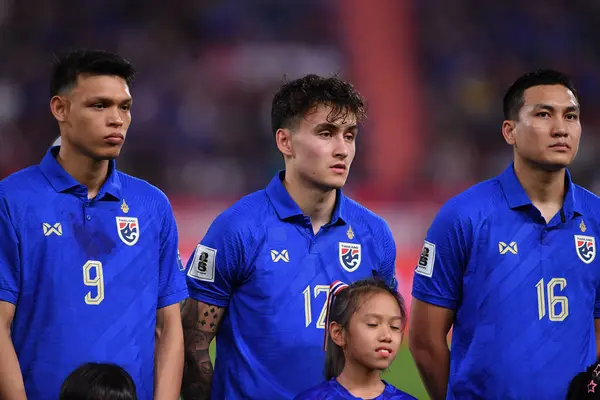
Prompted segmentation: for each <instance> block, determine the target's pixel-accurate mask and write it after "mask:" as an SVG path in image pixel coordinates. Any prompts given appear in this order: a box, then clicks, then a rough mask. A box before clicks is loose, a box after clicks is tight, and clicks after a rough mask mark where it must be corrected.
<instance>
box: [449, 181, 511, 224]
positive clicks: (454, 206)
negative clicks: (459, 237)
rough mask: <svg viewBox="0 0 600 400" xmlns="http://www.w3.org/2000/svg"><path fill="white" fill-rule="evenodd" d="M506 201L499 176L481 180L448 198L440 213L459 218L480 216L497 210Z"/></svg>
mask: <svg viewBox="0 0 600 400" xmlns="http://www.w3.org/2000/svg"><path fill="white" fill-rule="evenodd" d="M502 201H504V197H503V192H502V186H501V185H500V181H499V180H498V178H497V177H494V178H492V179H488V180H486V181H483V182H479V183H477V184H475V185H473V186H471V187H469V188H468V189H466V190H464V191H462V192H460V193H458V194H456V195H454V196H453V197H451V198H450V199H448V200H447V201H446V202H445V203H444V204H443V205H442V207H441V209H440V211H439V213H438V214H441V215H445V216H449V217H457V218H459V219H460V218H469V219H473V218H479V217H481V216H482V215H487V214H489V213H491V212H492V211H493V210H495V209H496V208H497V207H498V206H499V205H501V204H502Z"/></svg>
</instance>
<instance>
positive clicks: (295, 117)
mask: <svg viewBox="0 0 600 400" xmlns="http://www.w3.org/2000/svg"><path fill="white" fill-rule="evenodd" d="M319 105H329V106H331V107H332V110H331V112H330V114H329V115H328V120H329V121H334V120H336V119H338V118H340V117H342V118H345V117H346V116H348V114H354V115H355V116H356V119H357V122H360V121H361V120H362V119H363V118H365V116H366V108H365V100H364V99H363V97H362V96H361V95H360V93H359V92H358V90H356V89H355V88H354V86H353V85H352V84H351V83H349V82H346V81H343V80H342V79H340V78H339V77H338V76H337V75H333V76H331V77H329V78H324V77H321V76H318V75H314V74H310V75H306V76H304V77H302V78H299V79H295V80H293V81H290V82H286V83H285V84H284V85H283V86H281V88H279V91H278V92H277V94H275V97H274V98H273V103H272V106H271V129H272V131H273V136H275V133H276V132H277V130H278V129H281V128H293V127H294V126H295V124H297V123H298V122H299V120H300V119H301V118H303V117H304V116H305V115H306V113H307V112H309V111H310V110H312V109H313V108H314V107H317V106H319Z"/></svg>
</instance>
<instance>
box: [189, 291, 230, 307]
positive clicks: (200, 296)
mask: <svg viewBox="0 0 600 400" xmlns="http://www.w3.org/2000/svg"><path fill="white" fill-rule="evenodd" d="M189 293H190V298H192V299H194V300H196V301H200V302H202V303H206V304H210V305H211V306H217V307H221V308H224V307H227V306H229V299H226V300H219V299H215V298H212V297H209V296H207V295H206V294H204V293H198V292H196V291H190V292H189Z"/></svg>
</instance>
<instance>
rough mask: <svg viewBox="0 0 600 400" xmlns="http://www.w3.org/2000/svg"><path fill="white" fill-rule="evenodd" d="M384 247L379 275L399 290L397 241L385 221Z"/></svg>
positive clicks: (382, 242) (382, 238) (382, 240)
mask: <svg viewBox="0 0 600 400" xmlns="http://www.w3.org/2000/svg"><path fill="white" fill-rule="evenodd" d="M381 244H382V247H383V252H382V254H383V257H382V260H381V263H380V264H379V268H378V275H379V277H380V278H381V279H383V280H384V281H385V282H386V283H387V284H388V286H390V287H391V288H392V289H394V290H398V281H397V280H396V242H395V240H394V236H393V235H392V231H391V230H390V227H389V226H388V225H387V224H386V223H385V222H384V223H383V232H382V237H381Z"/></svg>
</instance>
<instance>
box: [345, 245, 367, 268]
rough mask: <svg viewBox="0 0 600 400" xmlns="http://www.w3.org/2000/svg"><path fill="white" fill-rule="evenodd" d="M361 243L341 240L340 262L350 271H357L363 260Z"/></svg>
mask: <svg viewBox="0 0 600 400" xmlns="http://www.w3.org/2000/svg"><path fill="white" fill-rule="evenodd" d="M361 254H362V252H361V251H360V244H356V243H343V242H340V264H342V267H344V269H345V270H346V271H348V272H353V271H356V269H357V268H358V267H359V266H360V261H361Z"/></svg>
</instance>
